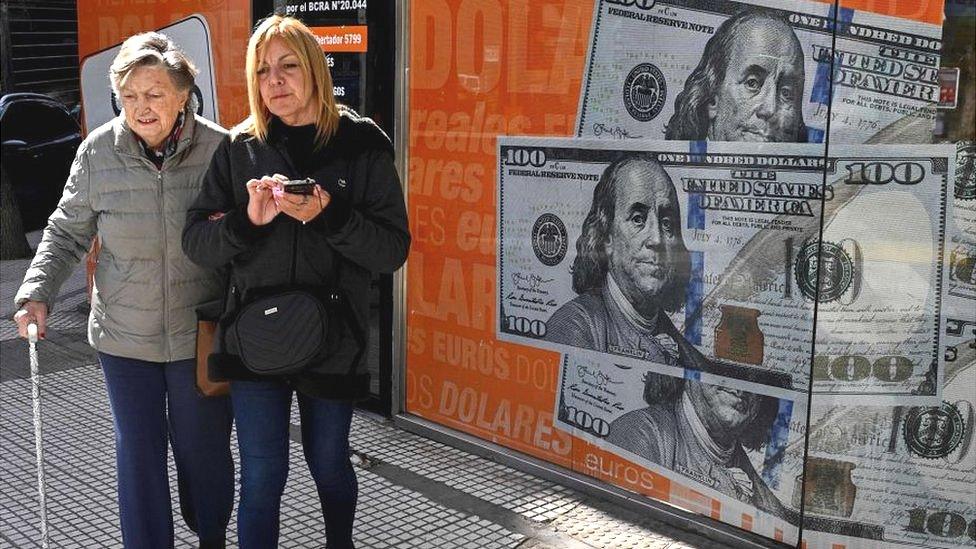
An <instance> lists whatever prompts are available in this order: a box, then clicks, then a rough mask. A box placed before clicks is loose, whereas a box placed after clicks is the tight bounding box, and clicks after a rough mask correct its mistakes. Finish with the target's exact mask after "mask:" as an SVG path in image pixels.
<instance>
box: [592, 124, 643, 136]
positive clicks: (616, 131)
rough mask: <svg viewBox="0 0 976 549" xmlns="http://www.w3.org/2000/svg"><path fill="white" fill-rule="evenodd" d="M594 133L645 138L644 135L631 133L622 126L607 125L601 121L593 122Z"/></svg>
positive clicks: (595, 134)
mask: <svg viewBox="0 0 976 549" xmlns="http://www.w3.org/2000/svg"><path fill="white" fill-rule="evenodd" d="M593 135H594V136H596V137H600V136H603V135H606V136H609V137H612V138H614V139H643V138H644V136H643V135H631V134H630V132H629V131H627V129H626V128H621V127H620V126H613V127H611V126H607V125H606V124H601V123H599V122H597V123H595V124H593Z"/></svg>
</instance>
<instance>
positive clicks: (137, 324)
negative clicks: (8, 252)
mask: <svg viewBox="0 0 976 549" xmlns="http://www.w3.org/2000/svg"><path fill="white" fill-rule="evenodd" d="M225 134H226V131H225V130H224V129H223V128H221V127H220V126H217V125H216V124H214V123H212V122H210V121H208V120H206V119H203V118H200V117H196V116H187V117H186V121H185V122H184V126H183V131H182V133H181V135H180V142H179V144H178V146H177V148H176V152H175V153H174V154H172V155H171V156H169V157H167V158H166V160H165V162H164V163H163V167H162V169H161V170H158V169H156V166H154V165H153V163H152V162H150V161H149V159H148V158H146V156H145V154H144V153H143V152H142V148H141V146H140V145H139V142H138V141H137V140H136V136H135V134H134V133H133V132H132V130H131V129H129V127H128V126H127V125H126V124H125V119H124V118H123V117H122V116H119V117H117V118H116V119H114V120H112V121H111V122H108V123H106V124H104V125H102V126H101V127H99V128H98V129H96V130H94V131H92V132H91V133H90V134H89V135H88V137H87V138H86V139H85V140H84V142H82V144H81V146H80V147H79V148H78V152H77V154H76V155H75V159H74V162H73V163H72V165H71V174H70V175H69V176H68V181H67V183H66V184H65V187H64V194H63V195H62V197H61V202H60V203H59V204H58V208H57V209H56V210H55V211H54V213H53V214H51V217H50V219H49V220H48V224H47V228H45V229H44V237H43V239H42V240H41V244H40V245H39V246H38V248H37V255H35V256H34V260H33V261H32V262H31V265H30V268H29V269H28V270H27V274H26V275H25V276H24V283H23V284H22V285H21V286H20V290H18V292H17V296H16V298H15V299H16V301H17V304H18V305H20V304H22V303H23V302H24V301H27V300H33V301H42V302H45V303H47V304H48V307H49V308H51V305H52V304H53V302H54V299H55V298H56V297H57V295H58V289H59V288H60V287H61V284H63V283H64V281H65V280H66V279H67V277H68V276H69V275H70V274H71V271H72V269H73V268H74V266H75V265H76V264H77V263H78V261H80V260H81V258H82V257H84V255H85V253H86V252H87V250H88V248H89V246H90V244H91V241H92V239H93V238H94V236H95V235H96V234H97V235H98V236H99V237H100V238H101V243H102V249H101V252H100V254H99V258H98V267H97V269H96V270H95V288H94V290H93V291H92V307H91V315H90V317H89V319H88V341H89V343H91V345H92V346H93V347H94V348H95V349H97V350H99V351H101V352H103V353H108V354H111V355H116V356H122V357H127V358H136V359H141V360H148V361H152V362H170V361H174V360H183V359H188V358H191V357H193V356H195V354H196V350H195V345H196V343H195V342H196V315H195V313H194V309H196V308H197V307H198V306H199V305H201V304H203V303H204V302H206V301H211V300H214V299H216V298H217V297H218V296H219V295H220V293H221V284H222V280H221V279H220V278H219V277H218V276H217V274H216V273H215V272H214V271H213V270H210V269H206V268H203V267H200V266H198V265H196V264H194V263H192V262H191V261H190V260H189V259H187V257H186V256H185V255H184V254H183V249H182V247H181V245H180V237H181V234H182V233H183V225H184V223H185V221H186V210H187V208H188V207H189V205H190V204H191V203H192V202H193V199H194V198H196V196H197V193H198V192H199V190H200V186H201V184H202V182H203V176H204V174H205V173H206V171H207V167H208V166H209V165H210V159H211V157H212V156H213V152H214V150H215V149H216V148H217V145H218V144H220V142H221V140H222V139H223V137H224V135H225Z"/></svg>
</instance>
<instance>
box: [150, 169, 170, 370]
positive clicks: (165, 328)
mask: <svg viewBox="0 0 976 549" xmlns="http://www.w3.org/2000/svg"><path fill="white" fill-rule="evenodd" d="M163 163H164V164H165V163H166V161H165V160H164V161H163ZM153 167H155V166H153ZM156 181H157V182H158V183H159V220H160V224H161V225H162V226H163V233H162V234H163V349H164V350H165V355H166V359H167V362H168V361H169V359H171V358H172V353H171V352H170V344H169V295H168V294H169V249H168V247H167V241H166V204H165V199H166V192H165V190H164V189H163V168H162V167H160V168H159V170H158V173H157V174H156Z"/></svg>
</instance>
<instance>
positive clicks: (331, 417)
mask: <svg viewBox="0 0 976 549" xmlns="http://www.w3.org/2000/svg"><path fill="white" fill-rule="evenodd" d="M292 392H293V389H292V387H291V386H290V385H287V384H286V383H284V382H282V381H277V380H269V381H231V384H230V393H231V399H232V400H233V402H234V419H235V421H236V422H237V442H238V446H239V447H240V452H241V497H240V502H239V503H238V507H237V538H238V541H239V542H240V546H241V549H273V548H276V547H278V530H279V522H280V520H279V517H280V511H281V494H282V493H283V492H284V490H285V481H286V480H287V478H288V431H289V411H290V410H291V397H292ZM298 408H299V413H300V414H301V422H302V447H303V449H304V450H305V462H306V463H307V464H308V468H309V470H310V471H311V473H312V478H313V479H314V480H315V486H316V488H317V489H318V493H319V502H320V503H321V504H322V516H323V519H324V521H325V536H326V539H327V545H326V547H328V549H347V548H351V547H353V544H352V523H353V517H354V515H355V514H356V498H357V495H358V491H359V488H358V484H357V482H356V473H355V471H353V469H352V463H350V462H349V425H350V423H351V422H352V404H350V403H347V402H340V401H335V400H325V399H319V398H312V397H309V396H306V395H303V394H301V393H298Z"/></svg>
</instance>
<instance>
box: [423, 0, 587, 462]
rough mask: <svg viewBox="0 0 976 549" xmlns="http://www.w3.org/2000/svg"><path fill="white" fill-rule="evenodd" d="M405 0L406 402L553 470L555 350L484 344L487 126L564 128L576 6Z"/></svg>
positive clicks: (489, 271) (491, 141)
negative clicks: (408, 6)
mask: <svg viewBox="0 0 976 549" xmlns="http://www.w3.org/2000/svg"><path fill="white" fill-rule="evenodd" d="M498 8H499V6H497V5H496V4H491V3H487V2H459V1H448V0H432V1H425V2H417V3H414V4H412V12H411V16H410V21H411V28H410V33H411V43H412V46H411V49H410V66H411V73H410V74H411V77H410V113H409V125H410V143H409V147H410V155H409V158H410V161H409V181H410V188H409V210H410V211H409V217H410V223H411V233H412V234H413V245H412V249H411V255H410V259H409V281H408V294H409V295H408V308H409V316H408V320H407V326H408V327H407V341H408V351H407V352H408V358H407V370H406V377H407V383H406V390H407V410H408V411H409V412H411V413H414V414H417V415H420V416H423V417H426V418H428V419H431V420H433V421H436V422H438V423H443V424H445V425H448V426H450V427H454V428H456V429H459V430H462V431H466V432H469V433H471V434H474V435H476V436H479V437H481V438H484V439H486V440H491V441H495V442H498V443H499V444H502V445H504V446H508V447H511V448H515V449H517V450H519V451H522V452H525V453H528V454H531V455H534V456H536V457H539V458H542V459H544V460H546V461H550V462H553V463H557V464H559V465H562V466H564V467H572V466H573V464H574V463H576V462H578V461H579V459H578V456H575V455H574V454H573V451H574V449H575V447H574V445H573V443H572V440H571V439H570V437H569V435H568V434H566V433H564V432H562V431H558V430H556V429H554V427H553V417H552V412H553V405H552V403H553V399H554V398H555V394H556V382H557V377H558V371H559V370H558V364H557V362H558V358H559V357H558V355H556V354H555V353H551V352H545V351H541V350H538V349H533V348H529V347H522V346H515V345H509V344H503V343H499V342H497V341H495V337H494V333H495V326H496V324H495V323H496V321H497V319H496V316H495V315H496V311H495V305H494V295H495V261H496V254H495V230H496V227H495V223H496V220H495V164H496V146H497V140H496V138H497V136H498V135H570V134H571V132H572V128H573V123H574V119H575V116H576V103H577V98H578V96H579V86H580V80H581V75H582V68H583V60H584V56H585V55H586V48H587V40H588V34H589V29H590V23H591V21H590V19H591V16H592V10H593V5H592V3H591V2H589V1H575V2H574V1H569V2H562V1H560V2H541V3H540V2H511V3H505V5H503V6H501V9H498Z"/></svg>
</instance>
